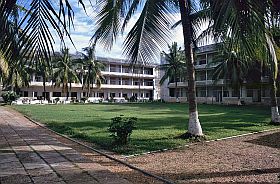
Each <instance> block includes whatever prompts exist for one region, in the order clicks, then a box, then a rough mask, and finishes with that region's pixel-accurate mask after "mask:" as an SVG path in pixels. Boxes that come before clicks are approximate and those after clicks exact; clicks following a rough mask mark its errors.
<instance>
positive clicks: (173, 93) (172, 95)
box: [169, 88, 175, 97]
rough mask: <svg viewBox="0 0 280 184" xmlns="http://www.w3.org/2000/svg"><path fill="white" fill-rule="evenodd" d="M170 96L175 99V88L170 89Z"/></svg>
mask: <svg viewBox="0 0 280 184" xmlns="http://www.w3.org/2000/svg"><path fill="white" fill-rule="evenodd" d="M169 96H170V97H175V89H174V88H170V89H169Z"/></svg>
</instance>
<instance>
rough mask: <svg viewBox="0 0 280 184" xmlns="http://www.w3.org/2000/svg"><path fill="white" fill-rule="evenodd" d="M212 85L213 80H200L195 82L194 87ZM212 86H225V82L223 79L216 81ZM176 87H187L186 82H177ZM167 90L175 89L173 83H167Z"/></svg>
mask: <svg viewBox="0 0 280 184" xmlns="http://www.w3.org/2000/svg"><path fill="white" fill-rule="evenodd" d="M213 84H214V80H207V81H206V80H201V81H195V85H196V86H197V87H199V86H206V85H207V86H211V85H213ZM214 85H216V86H219V85H225V81H224V80H223V79H221V80H218V81H217V82H216V83H215V84H214ZM177 86H178V87H187V86H188V82H178V83H177ZM168 87H169V88H175V82H173V83H169V85H168Z"/></svg>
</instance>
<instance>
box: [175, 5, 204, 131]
mask: <svg viewBox="0 0 280 184" xmlns="http://www.w3.org/2000/svg"><path fill="white" fill-rule="evenodd" d="M179 5H180V13H181V20H182V26H183V36H184V46H185V56H186V63H187V70H188V72H187V73H188V101H189V126H188V133H189V134H191V135H194V136H202V135H203V133H202V128H201V125H200V122H199V119H198V111H197V104H196V97H195V95H196V93H195V70H194V58H193V50H192V49H193V48H192V28H191V26H192V25H191V20H190V12H191V10H190V5H189V2H188V0H179Z"/></svg>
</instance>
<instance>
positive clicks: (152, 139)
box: [13, 103, 274, 154]
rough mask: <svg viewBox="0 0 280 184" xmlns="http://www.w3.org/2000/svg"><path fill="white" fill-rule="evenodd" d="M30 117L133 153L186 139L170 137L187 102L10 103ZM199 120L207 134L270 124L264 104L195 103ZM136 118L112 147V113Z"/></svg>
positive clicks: (182, 126)
mask: <svg viewBox="0 0 280 184" xmlns="http://www.w3.org/2000/svg"><path fill="white" fill-rule="evenodd" d="M13 107H14V108H15V109H16V110H18V111H20V112H22V113H24V114H26V115H28V116H29V117H31V118H33V119H34V120H37V121H40V122H42V123H45V124H47V125H48V126H49V127H50V128H52V129H53V130H55V131H57V132H60V133H63V134H67V135H69V136H71V137H76V138H81V139H85V140H87V141H91V142H94V143H97V144H98V145H100V146H101V147H103V148H105V149H109V150H114V151H116V152H118V153H125V154H132V153H141V152H146V151H152V150H158V149H164V148H172V147H177V146H180V145H184V144H186V143H187V142H186V140H182V139H176V138H174V137H176V136H178V135H181V134H183V133H184V132H185V130H186V126H187V122H188V121H187V120H188V114H187V113H186V109H188V105H187V104H168V103H154V104H153V103H149V104H144V103H143V104H94V105H47V106H46V105H45V106H42V105H37V106H35V105H34V106H31V105H30V106H13ZM199 110H200V119H201V122H202V127H203V130H204V134H205V135H206V138H207V139H217V138H222V137H227V136H233V135H238V134H244V133H248V132H254V131H260V130H264V129H271V128H274V126H272V125H268V123H269V122H270V110H269V107H257V106H239V107H237V106H219V105H199ZM119 115H124V116H125V117H137V119H138V122H137V129H136V130H134V131H133V134H132V135H131V137H130V138H131V140H130V144H129V145H128V146H124V147H118V148H113V147H112V142H113V137H110V136H109V135H110V132H109V131H108V127H109V124H110V123H111V118H113V117H116V116H119Z"/></svg>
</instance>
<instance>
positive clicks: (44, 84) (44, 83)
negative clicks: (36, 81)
mask: <svg viewBox="0 0 280 184" xmlns="http://www.w3.org/2000/svg"><path fill="white" fill-rule="evenodd" d="M43 88H44V100H46V98H47V94H46V78H45V77H43Z"/></svg>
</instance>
